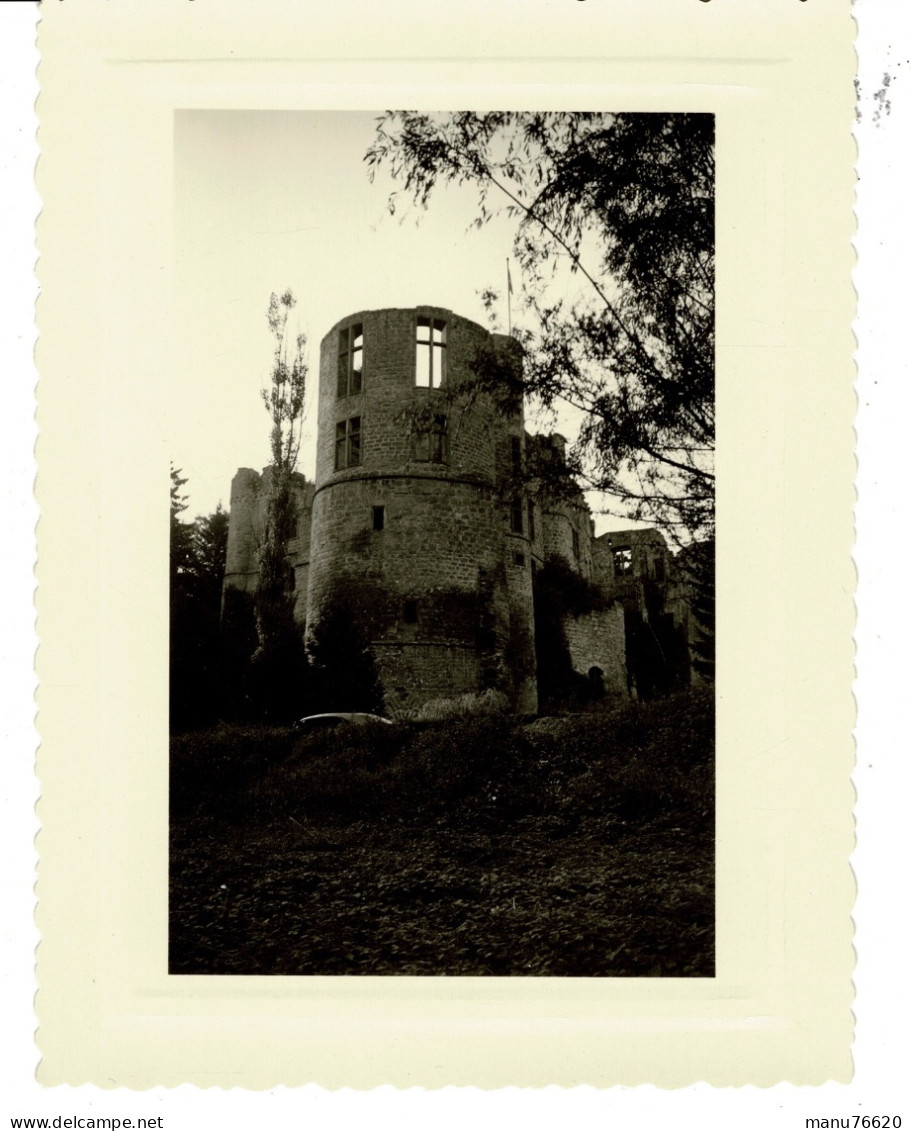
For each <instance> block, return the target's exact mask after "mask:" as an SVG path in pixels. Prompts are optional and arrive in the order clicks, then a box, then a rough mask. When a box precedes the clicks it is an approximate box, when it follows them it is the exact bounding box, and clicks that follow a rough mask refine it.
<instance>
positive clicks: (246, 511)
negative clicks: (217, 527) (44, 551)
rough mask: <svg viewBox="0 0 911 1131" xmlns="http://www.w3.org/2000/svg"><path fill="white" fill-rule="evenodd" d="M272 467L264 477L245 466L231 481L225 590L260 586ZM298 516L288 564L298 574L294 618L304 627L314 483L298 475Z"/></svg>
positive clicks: (294, 482) (265, 470)
mask: <svg viewBox="0 0 911 1131" xmlns="http://www.w3.org/2000/svg"><path fill="white" fill-rule="evenodd" d="M271 476H272V469H271V467H266V468H263V471H262V474H260V473H259V472H256V471H253V470H252V468H249V467H242V468H240V470H239V471H238V472H237V474H236V475H235V476H234V478H233V480H232V481H231V510H230V517H229V520H228V546H227V554H226V558H225V588H226V589H240V590H242V591H243V592H245V593H253V592H255V591H256V588H257V586H258V585H259V547H260V545H261V543H262V537H263V529H264V526H265V514H266V501H267V499H268V497H269V484H270V480H271ZM291 490H292V495H293V499H294V509H295V512H296V514H297V529H296V531H295V536H294V537H293V538H290V539H289V540H288V543H287V546H286V551H287V555H288V564H289V565H290V566H291V568H292V570H293V571H294V594H295V604H294V617H295V620H297V621H298V622H299V623H300V624H303V623H304V621H305V619H306V615H307V584H308V576H309V568H310V531H311V516H312V508H313V490H314V487H313V484H312V483H308V482H307V480H306V479H305V477H304V476H303V475H300V474H299V473H295V475H294V476H293V479H292V484H291Z"/></svg>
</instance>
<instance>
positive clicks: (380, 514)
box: [373, 507, 386, 530]
mask: <svg viewBox="0 0 911 1131" xmlns="http://www.w3.org/2000/svg"><path fill="white" fill-rule="evenodd" d="M373 529H374V530H385V529H386V508H385V507H374V508H373Z"/></svg>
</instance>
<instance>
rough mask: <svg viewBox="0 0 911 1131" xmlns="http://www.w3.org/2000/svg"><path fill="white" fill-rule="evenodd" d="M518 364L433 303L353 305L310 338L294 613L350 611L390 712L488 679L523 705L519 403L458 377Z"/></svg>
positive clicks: (525, 534) (506, 345) (523, 509)
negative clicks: (299, 583) (306, 559)
mask: <svg viewBox="0 0 911 1131" xmlns="http://www.w3.org/2000/svg"><path fill="white" fill-rule="evenodd" d="M520 365H521V357H520V353H519V349H518V346H517V344H516V343H515V341H514V340H513V339H511V338H507V337H505V336H503V335H496V334H490V333H488V332H487V331H486V330H485V329H484V328H483V327H481V326H479V325H477V324H476V323H474V322H470V321H468V320H466V319H464V318H460V317H459V316H458V315H456V314H453V313H452V311H449V310H445V309H441V308H439V307H430V306H426V307H424V306H422V307H418V308H417V309H407V310H402V309H392V310H374V311H362V312H360V313H358V314H353V315H351V316H350V317H348V318H344V319H342V320H341V321H340V322H338V323H337V324H336V325H335V326H334V327H333V328H332V329H331V330H330V331H329V333H328V334H327V335H326V337H325V338H324V339H323V341H322V344H321V348H320V378H319V424H318V443H317V465H316V487H315V493H314V498H313V520H312V529H311V556H310V573H309V588H308V593H307V622H308V626H309V629H310V630H312V629H313V628H314V627H315V626H316V625H317V624H318V623H319V621H320V619H321V617H322V616H323V615H324V614H325V612H326V611H327V610H328V609H329V608H330V607H331V606H333V605H335V604H344V605H346V606H347V607H348V608H349V609H350V610H351V612H352V613H353V614H354V615H355V617H356V619H357V620H358V622H359V624H360V625H361V626H362V627H363V628H364V629H365V631H366V633H367V635H368V637H369V639H370V642H371V645H372V648H373V651H374V655H375V657H376V660H377V666H378V668H379V671H380V677H381V679H382V681H383V686H384V689H385V693H386V706H387V709H388V710H389V711H390V712H392V713H396V712H403V711H408V710H411V709H415V708H418V707H420V706H421V705H422V704H423V703H425V702H427V701H428V700H430V699H439V698H454V697H456V696H458V695H462V694H465V693H468V692H479V691H484V690H487V689H497V690H502V691H504V692H505V693H506V694H507V695H508V696H509V698H510V700H511V703H512V706H513V707H514V709H516V710H518V711H522V712H531V711H534V710H535V709H536V706H537V697H536V691H535V671H534V628H533V604H532V591H531V568H532V555H531V545H530V542H529V535H530V534H533V531H529V528H528V527H529V518H528V506H527V500H525V499H524V497H522V495H521V490H520V482H521V476H520V475H518V474H517V471H519V469H520V468H521V463H522V460H523V459H524V445H525V429H524V420H523V414H522V408H521V403H518V404H516V405H513V406H512V407H510V408H505V409H504V407H503V399H502V398H499V397H497V398H496V401H495V400H494V399H493V398H492V397H491V396H489V395H488V394H486V393H483V392H478V391H477V389H476V387H473V386H472V385H471V384H470V383H471V382H473V379H474V377H475V375H476V373H477V372H478V370H479V367H480V368H481V369H482V370H483V371H484V372H486V373H487V374H488V375H489V374H490V373H491V372H494V373H496V372H500V373H502V374H504V376H508V374H509V373H510V372H513V373H515V370H516V368H517V367H518V366H520ZM514 487H515V488H516V489H515V490H514V489H513V488H514Z"/></svg>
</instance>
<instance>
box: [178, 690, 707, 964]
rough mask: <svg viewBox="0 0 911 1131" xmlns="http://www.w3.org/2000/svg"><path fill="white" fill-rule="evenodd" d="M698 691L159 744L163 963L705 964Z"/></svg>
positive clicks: (703, 712)
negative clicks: (166, 767)
mask: <svg viewBox="0 0 911 1131" xmlns="http://www.w3.org/2000/svg"><path fill="white" fill-rule="evenodd" d="M713 713H714V707H713V701H712V698H711V696H710V695H708V694H704V693H690V694H687V695H681V696H679V697H677V698H673V699H669V700H663V701H660V702H655V703H648V704H636V703H631V704H628V705H626V706H624V707H622V708H619V709H618V710H616V711H614V712H612V713H608V714H605V715H589V716H577V717H573V718H567V719H560V720H542V721H540V722H538V723H536V724H534V725H533V726H531V727H528V726H525V727H523V726H520V725H518V724H517V723H516V722H515V721H514V720H508V719H487V720H474V721H471V722H464V723H446V724H435V725H433V726H431V727H425V728H421V729H418V728H415V727H409V726H402V727H396V728H392V727H384V728H382V729H381V730H379V731H374V730H372V729H371V730H369V731H361V730H357V731H352V730H349V731H347V732H346V733H345V734H338V733H331V734H323V735H319V736H313V737H309V738H300V737H297V736H295V735H294V734H293V733H291V732H289V731H287V730H273V729H263V728H260V729H252V728H245V729H240V728H230V729H228V728H225V729H221V730H218V731H213V732H207V733H202V734H189V735H182V736H179V737H176V738H174V739H173V740H172V751H171V810H172V813H171V905H170V971H171V973H172V974H412V975H414V974H419V975H432V974H449V975H485V974H486V975H513V974H528V975H538V976H540V975H558V976H586V977H592V976H612V977H618V976H619V977H622V976H632V977H649V976H658V975H665V976H685V977H709V976H711V975H712V974H713V973H714V885H713V874H714V807H713V801H714V772H713V745H714V744H713Z"/></svg>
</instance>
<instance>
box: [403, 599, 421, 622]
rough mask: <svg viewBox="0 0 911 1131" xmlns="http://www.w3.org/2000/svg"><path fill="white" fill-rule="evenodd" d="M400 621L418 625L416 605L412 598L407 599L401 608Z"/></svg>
mask: <svg viewBox="0 0 911 1131" xmlns="http://www.w3.org/2000/svg"><path fill="white" fill-rule="evenodd" d="M402 620H403V621H404V622H405V624H417V623H418V603H417V601H415V600H414V598H409V599H408V600H407V601H406V602H405V603H404V605H403V606H402Z"/></svg>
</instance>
